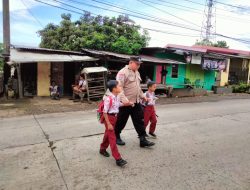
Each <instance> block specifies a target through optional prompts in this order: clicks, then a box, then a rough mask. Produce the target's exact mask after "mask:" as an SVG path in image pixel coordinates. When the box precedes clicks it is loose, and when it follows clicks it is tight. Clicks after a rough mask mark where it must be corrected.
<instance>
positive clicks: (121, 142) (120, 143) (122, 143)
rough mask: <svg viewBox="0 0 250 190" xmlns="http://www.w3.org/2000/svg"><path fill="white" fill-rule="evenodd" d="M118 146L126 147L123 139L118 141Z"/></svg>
mask: <svg viewBox="0 0 250 190" xmlns="http://www.w3.org/2000/svg"><path fill="white" fill-rule="evenodd" d="M116 144H117V145H120V146H124V145H125V144H126V143H125V142H124V141H123V140H122V139H118V138H117V139H116Z"/></svg>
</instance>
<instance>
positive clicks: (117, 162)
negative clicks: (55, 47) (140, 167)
mask: <svg viewBox="0 0 250 190" xmlns="http://www.w3.org/2000/svg"><path fill="white" fill-rule="evenodd" d="M127 163H128V162H127V161H126V160H123V159H122V158H121V159H119V160H116V165H117V166H120V167H122V166H124V165H126V164H127Z"/></svg>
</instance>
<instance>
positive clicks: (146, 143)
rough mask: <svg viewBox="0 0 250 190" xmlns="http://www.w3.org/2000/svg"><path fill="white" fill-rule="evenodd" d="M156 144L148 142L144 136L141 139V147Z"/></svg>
mask: <svg viewBox="0 0 250 190" xmlns="http://www.w3.org/2000/svg"><path fill="white" fill-rule="evenodd" d="M154 145H155V143H153V142H150V141H148V140H147V139H146V138H145V137H144V136H142V137H140V147H150V146H154Z"/></svg>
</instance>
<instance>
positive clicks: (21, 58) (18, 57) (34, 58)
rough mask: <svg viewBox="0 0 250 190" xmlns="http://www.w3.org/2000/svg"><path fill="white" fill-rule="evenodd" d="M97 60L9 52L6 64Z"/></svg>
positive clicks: (73, 56) (84, 56)
mask: <svg viewBox="0 0 250 190" xmlns="http://www.w3.org/2000/svg"><path fill="white" fill-rule="evenodd" d="M96 60H98V59H96V58H93V57H89V56H86V55H70V54H54V53H53V54H51V53H49V54H48V53H38V52H29V51H19V50H18V49H11V50H10V61H9V63H8V64H10V65H11V64H15V63H33V62H77V61H96Z"/></svg>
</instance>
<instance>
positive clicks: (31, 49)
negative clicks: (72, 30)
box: [12, 45, 85, 55]
mask: <svg viewBox="0 0 250 190" xmlns="http://www.w3.org/2000/svg"><path fill="white" fill-rule="evenodd" d="M12 48H13V49H17V50H19V51H28V52H38V53H51V54H53V53H56V54H67V55H85V54H84V53H82V52H77V51H66V50H56V49H48V48H39V47H28V46H17V45H13V46H12Z"/></svg>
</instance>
